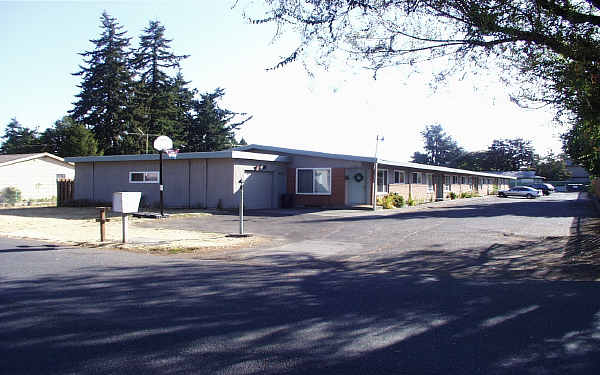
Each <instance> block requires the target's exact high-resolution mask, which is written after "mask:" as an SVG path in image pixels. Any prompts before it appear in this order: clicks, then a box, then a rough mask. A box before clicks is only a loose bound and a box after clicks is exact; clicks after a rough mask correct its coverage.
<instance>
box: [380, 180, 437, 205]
mask: <svg viewBox="0 0 600 375" xmlns="http://www.w3.org/2000/svg"><path fill="white" fill-rule="evenodd" d="M389 187H390V189H389V191H390V193H396V194H398V195H401V196H403V197H404V200H407V199H408V196H409V195H410V196H411V197H412V199H414V200H415V201H430V200H431V199H432V198H433V200H435V192H434V191H429V190H428V189H427V185H425V184H390V186H389Z"/></svg>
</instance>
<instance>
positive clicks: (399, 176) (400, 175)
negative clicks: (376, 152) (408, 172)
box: [394, 171, 406, 184]
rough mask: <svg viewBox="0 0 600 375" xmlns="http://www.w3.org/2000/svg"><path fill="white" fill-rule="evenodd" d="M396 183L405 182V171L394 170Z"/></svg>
mask: <svg viewBox="0 0 600 375" xmlns="http://www.w3.org/2000/svg"><path fill="white" fill-rule="evenodd" d="M394 183H395V184H405V183H406V176H405V174H404V171H394Z"/></svg>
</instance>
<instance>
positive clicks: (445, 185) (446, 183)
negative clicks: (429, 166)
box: [444, 176, 450, 191]
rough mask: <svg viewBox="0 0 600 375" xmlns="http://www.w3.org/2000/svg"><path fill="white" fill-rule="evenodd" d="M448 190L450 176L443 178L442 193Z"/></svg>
mask: <svg viewBox="0 0 600 375" xmlns="http://www.w3.org/2000/svg"><path fill="white" fill-rule="evenodd" d="M449 190H450V176H444V191H449Z"/></svg>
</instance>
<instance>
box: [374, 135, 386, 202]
mask: <svg viewBox="0 0 600 375" xmlns="http://www.w3.org/2000/svg"><path fill="white" fill-rule="evenodd" d="M383 140H384V138H383V136H381V138H379V134H378V135H377V140H376V142H375V165H374V168H373V169H374V174H373V211H376V210H377V167H378V165H377V164H378V162H379V159H378V158H377V153H378V151H379V141H381V142H383ZM383 182H384V181H382V183H383Z"/></svg>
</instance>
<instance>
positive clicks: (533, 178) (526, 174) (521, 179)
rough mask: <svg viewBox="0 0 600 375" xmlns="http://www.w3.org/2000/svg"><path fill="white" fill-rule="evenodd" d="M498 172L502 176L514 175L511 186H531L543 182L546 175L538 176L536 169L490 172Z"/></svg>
mask: <svg viewBox="0 0 600 375" xmlns="http://www.w3.org/2000/svg"><path fill="white" fill-rule="evenodd" d="M490 173H496V174H498V175H501V176H506V177H514V178H515V179H514V180H512V181H511V186H517V185H525V186H529V185H532V184H541V183H543V182H544V180H545V179H546V177H542V176H537V175H536V174H535V171H506V172H490Z"/></svg>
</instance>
